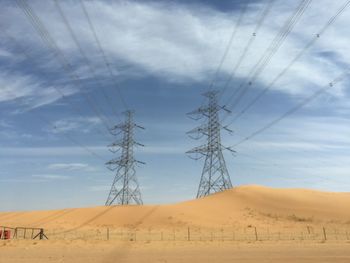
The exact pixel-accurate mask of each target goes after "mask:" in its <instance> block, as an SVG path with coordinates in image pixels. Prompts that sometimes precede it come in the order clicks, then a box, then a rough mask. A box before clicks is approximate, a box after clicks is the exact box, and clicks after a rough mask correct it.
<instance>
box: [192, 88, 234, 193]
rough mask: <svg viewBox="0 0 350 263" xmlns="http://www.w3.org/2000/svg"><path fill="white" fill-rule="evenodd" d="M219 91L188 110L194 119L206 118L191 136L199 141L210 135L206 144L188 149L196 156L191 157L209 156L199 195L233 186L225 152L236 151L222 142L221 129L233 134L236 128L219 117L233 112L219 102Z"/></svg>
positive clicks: (210, 94)
mask: <svg viewBox="0 0 350 263" xmlns="http://www.w3.org/2000/svg"><path fill="white" fill-rule="evenodd" d="M217 94H218V92H217V91H209V92H206V93H205V94H203V96H205V97H206V98H208V100H209V102H208V104H207V105H205V106H202V107H200V108H198V109H196V110H194V111H192V112H190V113H188V115H189V117H191V118H192V119H194V120H199V119H202V118H204V119H205V123H204V124H202V125H200V126H198V127H196V128H194V129H193V130H191V131H189V132H187V134H188V135H189V136H190V137H191V138H193V139H196V140H198V139H200V138H202V137H205V138H206V143H205V144H203V145H201V146H198V147H195V148H193V149H192V150H190V151H187V152H186V153H187V154H189V155H190V157H191V155H194V157H191V158H193V159H195V160H198V159H201V158H203V157H205V162H204V167H203V170H202V176H201V180H200V183H199V187H198V192H197V198H200V197H203V196H207V195H209V194H212V193H216V192H220V191H223V190H226V189H230V188H232V183H231V179H230V175H229V173H228V170H227V168H226V164H225V159H224V156H223V154H222V151H223V150H229V151H230V152H234V151H233V150H232V149H231V148H230V147H225V146H223V145H222V144H221V134H220V133H221V129H225V130H227V131H228V132H230V133H232V130H230V129H228V128H227V127H225V126H222V125H221V123H220V116H219V112H220V111H221V110H224V111H226V112H228V113H230V111H229V110H228V109H226V108H225V106H220V105H218V101H217Z"/></svg>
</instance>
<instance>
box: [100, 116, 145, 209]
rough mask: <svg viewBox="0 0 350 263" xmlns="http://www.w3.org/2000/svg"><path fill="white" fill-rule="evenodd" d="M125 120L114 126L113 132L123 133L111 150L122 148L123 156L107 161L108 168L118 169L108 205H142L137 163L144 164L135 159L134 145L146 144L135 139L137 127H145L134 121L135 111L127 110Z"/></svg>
mask: <svg viewBox="0 0 350 263" xmlns="http://www.w3.org/2000/svg"><path fill="white" fill-rule="evenodd" d="M124 114H125V121H124V122H123V123H121V124H118V125H116V126H114V127H113V129H112V130H111V132H112V134H114V135H116V136H117V135H120V134H122V139H121V140H120V141H116V142H114V143H112V144H111V145H109V147H110V151H111V152H113V153H116V152H118V151H120V150H121V156H120V157H119V158H117V159H113V160H111V161H109V162H107V163H106V165H107V167H108V169H110V170H112V171H116V175H115V177H114V180H113V184H112V187H111V190H110V192H109V195H108V198H107V201H106V205H107V206H110V205H112V204H114V203H115V204H119V205H129V204H137V205H142V204H143V202H142V198H141V191H140V187H139V183H138V181H137V177H136V170H135V166H136V164H138V163H139V164H144V163H143V162H140V161H137V160H135V159H134V146H135V145H137V146H144V145H142V144H140V143H138V142H136V141H135V140H134V130H135V128H140V129H144V128H143V127H141V126H139V125H137V124H135V123H134V121H133V115H134V112H133V111H130V110H128V111H126V112H124Z"/></svg>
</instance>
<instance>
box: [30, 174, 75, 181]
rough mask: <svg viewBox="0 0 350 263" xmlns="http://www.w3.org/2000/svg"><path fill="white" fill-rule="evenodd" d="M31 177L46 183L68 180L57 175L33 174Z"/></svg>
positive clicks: (67, 177)
mask: <svg viewBox="0 0 350 263" xmlns="http://www.w3.org/2000/svg"><path fill="white" fill-rule="evenodd" d="M32 177H33V178H35V179H43V180H47V181H51V180H67V179H69V178H70V177H69V176H67V175H59V174H34V175H32Z"/></svg>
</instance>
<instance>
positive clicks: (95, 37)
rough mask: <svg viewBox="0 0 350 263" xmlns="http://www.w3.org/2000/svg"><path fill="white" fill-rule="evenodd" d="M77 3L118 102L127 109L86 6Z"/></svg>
mask: <svg viewBox="0 0 350 263" xmlns="http://www.w3.org/2000/svg"><path fill="white" fill-rule="evenodd" d="M79 3H80V5H81V8H82V10H83V13H84V15H85V17H86V20H87V21H88V24H89V28H90V30H91V32H92V34H93V36H94V39H95V42H96V44H97V47H98V50H99V52H100V53H101V55H102V58H103V61H104V63H105V65H106V67H107V69H108V72H109V74H110V76H111V78H112V80H113V81H114V84H115V85H116V89H117V92H118V95H119V96H118V97H119V99H120V102H121V103H122V105H123V106H124V108H125V109H128V105H127V104H126V101H125V99H124V97H123V95H122V93H121V90H120V86H119V83H118V81H117V79H116V76H115V74H114V73H113V70H112V68H111V64H110V63H109V61H108V59H107V56H106V53H105V52H104V50H103V48H102V45H101V42H100V40H99V38H98V36H97V33H96V30H95V27H94V25H93V23H92V20H91V18H90V15H89V13H88V11H87V9H86V6H85V4H84V1H83V0H79Z"/></svg>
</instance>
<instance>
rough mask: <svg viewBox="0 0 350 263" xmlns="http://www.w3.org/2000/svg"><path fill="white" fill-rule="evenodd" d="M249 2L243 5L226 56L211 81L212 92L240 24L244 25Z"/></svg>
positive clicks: (224, 55)
mask: <svg viewBox="0 0 350 263" xmlns="http://www.w3.org/2000/svg"><path fill="white" fill-rule="evenodd" d="M248 2H249V0H247V1H246V2H245V3H244V4H243V7H242V9H241V12H240V14H239V17H238V19H237V22H236V23H235V25H234V28H233V30H232V33H231V37H230V39H229V41H228V43H227V46H226V49H225V51H224V54H223V56H222V57H221V60H220V62H219V65H218V67H217V69H216V71H215V74H214V77H213V79H212V81H211V83H210V85H209V90H211V89H212V88H213V86H214V84H215V80H216V79H217V77H218V74H219V72H220V70H221V68H222V65H223V64H224V61H225V59H226V57H227V55H228V53H229V51H230V49H231V45H232V42H233V40H234V38H235V36H236V34H237V31H238V28H239V26H240V24H241V23H242V20H243V17H244V15H245V13H246V11H247V6H248Z"/></svg>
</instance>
